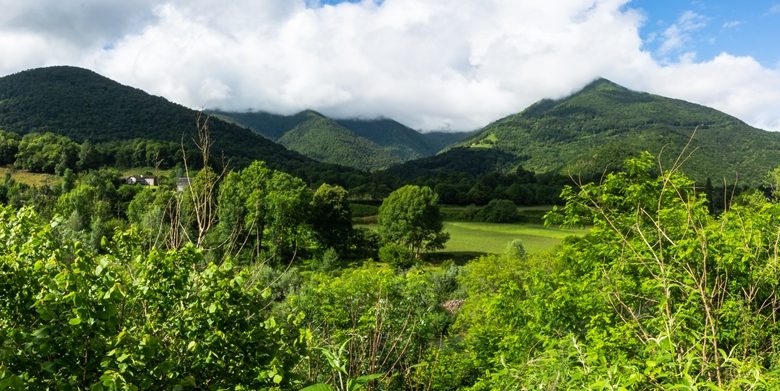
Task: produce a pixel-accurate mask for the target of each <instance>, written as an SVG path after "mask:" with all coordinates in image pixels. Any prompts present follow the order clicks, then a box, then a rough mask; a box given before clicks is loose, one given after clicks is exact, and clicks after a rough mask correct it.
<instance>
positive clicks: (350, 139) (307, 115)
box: [209, 110, 471, 170]
mask: <svg viewBox="0 0 780 391" xmlns="http://www.w3.org/2000/svg"><path fill="white" fill-rule="evenodd" d="M209 112H210V113H212V114H213V115H215V116H216V117H218V118H220V119H223V120H225V121H228V122H232V123H235V124H238V125H240V126H245V127H247V128H250V129H252V130H254V131H255V132H257V133H259V134H261V135H263V136H265V137H266V138H268V139H270V140H273V141H277V142H280V143H282V144H283V145H285V146H287V147H288V148H289V149H292V150H295V151H298V152H300V153H303V154H304V155H306V156H309V157H311V158H314V159H317V160H321V161H326V162H332V163H339V164H345V165H350V166H353V167H356V168H360V169H370V170H375V169H379V168H386V167H389V166H390V165H392V164H397V163H402V162H405V161H409V160H413V159H419V158H423V157H428V156H432V155H434V154H436V153H437V152H439V151H441V150H442V149H444V148H445V147H447V146H449V145H452V144H454V143H456V142H458V141H461V140H463V139H465V138H466V137H468V136H469V135H471V133H464V132H455V133H445V132H430V133H420V132H418V131H416V130H414V129H412V128H409V127H408V126H406V125H403V124H401V123H400V122H398V121H395V120H392V119H387V118H378V119H330V118H328V117H325V116H324V115H322V114H320V113H317V112H315V111H311V110H306V111H302V112H300V113H297V114H294V115H279V114H272V113H267V112H262V111H254V112H230V111H222V110H210V111H209ZM314 118H316V120H313V119H314ZM315 126H322V128H321V129H315V128H314V127H315ZM304 129H305V132H303V130H304ZM293 130H295V131H296V132H295V133H296V134H292V135H288V133H289V132H292V131H293ZM345 131H346V132H349V133H351V134H347V133H345ZM329 133H332V134H331V135H330V136H329V135H328V134H329ZM337 144H338V145H337ZM361 148H367V149H361ZM366 159H368V160H366Z"/></svg>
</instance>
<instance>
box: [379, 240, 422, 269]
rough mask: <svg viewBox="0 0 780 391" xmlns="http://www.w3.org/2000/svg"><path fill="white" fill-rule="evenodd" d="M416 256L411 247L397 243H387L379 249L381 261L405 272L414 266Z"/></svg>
mask: <svg viewBox="0 0 780 391" xmlns="http://www.w3.org/2000/svg"><path fill="white" fill-rule="evenodd" d="M414 258H415V254H414V253H413V252H412V250H410V249H409V247H406V246H404V245H400V244H397V243H387V244H385V245H383V246H382V247H380V248H379V260H381V261H382V262H387V263H389V264H391V265H393V266H395V267H397V268H399V269H402V270H405V269H408V268H410V267H412V265H414V260H415V259H414Z"/></svg>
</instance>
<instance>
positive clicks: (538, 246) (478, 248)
mask: <svg viewBox="0 0 780 391" xmlns="http://www.w3.org/2000/svg"><path fill="white" fill-rule="evenodd" d="M444 230H445V231H446V232H448V233H449V234H450V240H449V241H448V242H447V244H446V245H445V248H444V249H443V250H442V251H443V252H469V253H501V252H503V251H504V250H505V249H506V246H507V244H508V243H509V242H511V241H512V240H514V239H520V240H521V241H522V242H523V246H524V247H525V249H526V251H528V253H530V254H538V253H545V252H550V251H552V250H553V249H554V248H555V247H556V246H557V245H559V244H560V243H561V241H562V240H563V239H564V238H566V237H568V236H572V235H584V234H585V232H586V231H585V230H583V229H564V228H558V227H545V226H543V225H539V224H497V223H475V222H462V221H448V222H445V223H444Z"/></svg>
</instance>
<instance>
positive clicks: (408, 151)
mask: <svg viewBox="0 0 780 391" xmlns="http://www.w3.org/2000/svg"><path fill="white" fill-rule="evenodd" d="M335 121H336V122H338V123H339V124H340V125H342V126H344V127H345V128H347V129H349V130H351V131H353V132H355V134H357V135H359V136H361V137H364V138H366V139H368V140H371V141H372V142H374V143H376V144H378V145H380V146H382V147H384V148H386V149H387V150H389V151H390V152H391V153H392V154H393V155H395V156H396V157H398V158H399V159H400V161H407V160H412V159H418V158H421V157H425V156H431V155H433V154H435V153H436V152H438V151H439V150H438V149H436V148H434V147H433V146H431V145H430V144H429V143H428V141H427V140H426V139H425V136H424V135H423V134H421V133H420V132H418V131H416V130H414V129H412V128H409V127H407V126H405V125H403V124H401V123H399V122H397V121H394V120H391V119H385V118H380V119H337V120H335Z"/></svg>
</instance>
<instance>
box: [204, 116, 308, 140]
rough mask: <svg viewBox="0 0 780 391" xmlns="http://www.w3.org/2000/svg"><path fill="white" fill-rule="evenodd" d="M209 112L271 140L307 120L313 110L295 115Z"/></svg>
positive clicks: (276, 138)
mask: <svg viewBox="0 0 780 391" xmlns="http://www.w3.org/2000/svg"><path fill="white" fill-rule="evenodd" d="M208 112H209V113H211V114H213V115H215V116H216V117H217V118H221V119H223V120H225V121H227V122H232V123H235V124H237V125H240V126H243V127H245V128H249V129H252V130H254V131H255V132H257V133H259V134H261V135H263V136H265V137H266V138H267V139H269V140H273V141H276V140H278V139H279V138H280V137H282V136H283V135H284V134H285V133H286V132H288V131H289V130H290V129H292V128H294V127H296V126H298V125H299V124H301V123H302V122H304V121H306V120H307V119H308V118H309V117H308V114H310V113H313V112H311V111H301V112H300V113H298V114H294V115H281V114H272V113H267V112H264V111H247V112H238V111H222V110H208Z"/></svg>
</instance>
